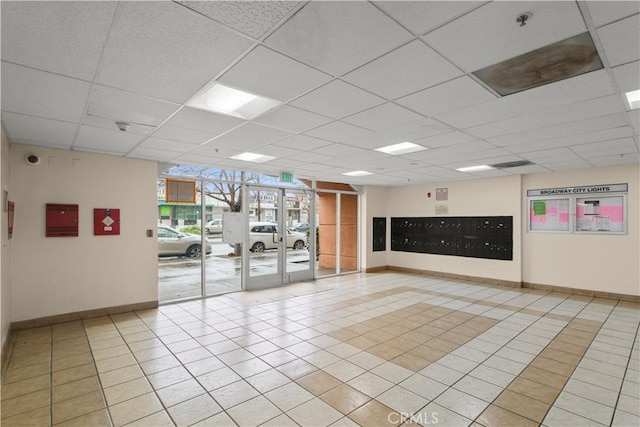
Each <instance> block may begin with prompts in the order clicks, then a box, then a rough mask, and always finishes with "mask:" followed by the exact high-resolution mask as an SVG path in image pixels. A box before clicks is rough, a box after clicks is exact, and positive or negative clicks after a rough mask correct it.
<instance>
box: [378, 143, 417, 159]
mask: <svg viewBox="0 0 640 427" xmlns="http://www.w3.org/2000/svg"><path fill="white" fill-rule="evenodd" d="M375 150H376V151H380V152H382V153H387V154H391V155H393V156H397V155H399V154H407V153H414V152H416V151H422V150H427V147H423V146H422V145H418V144H414V143H413V142H401V143H399V144H393V145H387V146H386V147H380V148H376V149H375Z"/></svg>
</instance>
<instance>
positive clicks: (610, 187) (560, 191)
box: [527, 184, 629, 197]
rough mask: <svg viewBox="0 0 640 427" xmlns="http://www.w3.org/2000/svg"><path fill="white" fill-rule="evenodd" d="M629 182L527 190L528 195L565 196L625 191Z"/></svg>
mask: <svg viewBox="0 0 640 427" xmlns="http://www.w3.org/2000/svg"><path fill="white" fill-rule="evenodd" d="M628 188H629V184H606V185H585V186H583V187H556V188H542V189H539V190H527V196H528V197H535V196H566V195H570V194H593V193H621V192H627V191H628Z"/></svg>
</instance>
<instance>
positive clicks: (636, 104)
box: [625, 89, 640, 110]
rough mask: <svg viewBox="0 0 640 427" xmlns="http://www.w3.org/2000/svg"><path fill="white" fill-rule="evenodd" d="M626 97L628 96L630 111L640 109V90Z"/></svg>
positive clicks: (627, 94) (628, 93)
mask: <svg viewBox="0 0 640 427" xmlns="http://www.w3.org/2000/svg"><path fill="white" fill-rule="evenodd" d="M625 95H626V96H627V102H628V103H629V109H630V110H635V109H636V108H640V89H638V90H633V91H631V92H627V93H626V94H625Z"/></svg>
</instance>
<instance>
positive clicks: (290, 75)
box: [218, 46, 332, 102]
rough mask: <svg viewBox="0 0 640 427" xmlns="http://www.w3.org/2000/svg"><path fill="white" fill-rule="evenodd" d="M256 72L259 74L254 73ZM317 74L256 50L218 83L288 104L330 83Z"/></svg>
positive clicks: (286, 60) (295, 62)
mask: <svg viewBox="0 0 640 427" xmlns="http://www.w3.org/2000/svg"><path fill="white" fill-rule="evenodd" d="M256 70H260V72H259V73H256ZM331 78H332V77H331V76H329V75H328V74H325V73H322V72H320V71H317V70H315V69H313V68H311V67H309V66H307V65H304V64H302V63H300V62H298V61H295V60H293V59H291V58H287V57H286V56H284V55H281V54H279V53H276V52H274V51H272V50H270V49H267V48H265V47H262V46H258V47H257V48H255V49H254V50H252V51H251V52H250V53H249V54H247V55H246V56H245V57H244V58H242V59H241V60H240V62H238V63H237V64H235V65H234V66H233V67H231V69H230V70H229V71H227V72H225V73H224V74H223V75H222V77H221V78H219V79H218V80H219V81H220V82H222V83H225V84H228V85H230V86H232V87H236V88H238V89H241V90H244V91H247V92H252V93H255V94H258V95H262V96H266V97H268V98H273V99H276V100H279V101H282V102H286V101H289V100H291V99H293V98H295V97H298V96H300V95H302V94H303V93H305V92H308V91H310V90H311V89H314V88H316V87H318V86H320V85H322V84H324V83H327V82H328V81H329V80H331Z"/></svg>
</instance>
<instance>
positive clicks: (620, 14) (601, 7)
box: [584, 0, 640, 27]
mask: <svg viewBox="0 0 640 427" xmlns="http://www.w3.org/2000/svg"><path fill="white" fill-rule="evenodd" d="M584 4H585V5H587V8H588V9H589V14H590V15H591V18H592V19H593V23H594V24H596V27H600V26H602V25H605V24H609V23H611V22H613V21H617V20H619V19H622V18H626V17H627V16H630V15H634V14H636V13H640V2H637V1H615V2H613V1H610V0H609V1H595V0H590V1H587V2H585V3H584Z"/></svg>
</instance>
